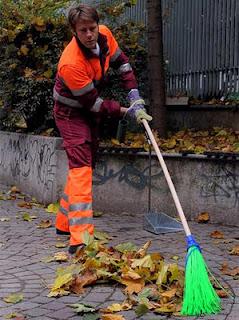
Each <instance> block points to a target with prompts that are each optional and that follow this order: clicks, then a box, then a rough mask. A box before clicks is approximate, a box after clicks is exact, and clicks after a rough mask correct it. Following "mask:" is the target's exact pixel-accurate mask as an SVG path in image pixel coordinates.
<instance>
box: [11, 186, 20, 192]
mask: <svg viewBox="0 0 239 320" xmlns="http://www.w3.org/2000/svg"><path fill="white" fill-rule="evenodd" d="M10 192H11V193H20V190H19V189H18V187H16V186H12V187H11V189H10Z"/></svg>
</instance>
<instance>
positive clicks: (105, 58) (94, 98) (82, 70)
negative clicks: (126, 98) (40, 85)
mask: <svg viewBox="0 0 239 320" xmlns="http://www.w3.org/2000/svg"><path fill="white" fill-rule="evenodd" d="M98 44H99V47H100V56H97V55H95V54H93V53H92V51H91V50H90V49H87V48H85V47H84V46H83V45H82V44H81V43H80V41H79V40H78V39H77V38H76V37H73V38H72V40H71V42H70V43H69V44H68V45H67V47H66V48H65V50H64V51H63V53H62V56H61V58H60V61H59V64H58V72H57V77H56V83H55V87H54V99H55V102H56V104H57V105H63V106H68V107H72V108H78V109H82V108H83V109H85V108H86V109H87V110H88V111H90V112H94V113H101V112H104V113H106V114H108V115H114V113H117V116H118V115H119V104H118V103H117V102H116V101H108V100H107V101H104V100H103V99H102V98H101V97H100V96H99V95H100V88H102V86H103V85H104V79H105V77H106V75H107V71H108V69H109V67H110V66H113V67H114V68H116V69H117V70H118V71H119V75H120V78H121V82H122V85H123V87H124V88H125V89H126V90H130V89H133V88H137V82H136V79H135V76H134V73H133V71H132V68H131V66H130V64H129V60H128V57H127V56H126V55H125V54H124V53H123V52H122V51H121V49H120V48H119V46H118V43H117V41H116V40H115V38H114V37H113V35H112V33H111V31H110V30H109V29H108V28H107V27H106V26H104V25H100V26H99V37H98Z"/></svg>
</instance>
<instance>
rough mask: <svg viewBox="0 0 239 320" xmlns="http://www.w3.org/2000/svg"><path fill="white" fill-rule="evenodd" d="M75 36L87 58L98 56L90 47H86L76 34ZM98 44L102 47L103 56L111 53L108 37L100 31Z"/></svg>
mask: <svg viewBox="0 0 239 320" xmlns="http://www.w3.org/2000/svg"><path fill="white" fill-rule="evenodd" d="M74 37H75V39H76V42H77V44H78V46H79V48H80V49H81V51H82V52H83V54H84V55H85V57H86V58H87V59H90V58H95V57H98V56H97V55H95V54H94V53H93V52H92V51H91V50H90V49H88V48H86V47H85V46H84V45H83V44H82V43H81V42H80V40H79V39H78V38H77V37H76V36H74ZM98 45H99V47H100V54H101V55H103V56H107V55H108V54H109V46H108V43H107V37H106V36H105V35H104V34H102V33H100V32H99V36H98Z"/></svg>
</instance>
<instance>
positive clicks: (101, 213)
mask: <svg viewBox="0 0 239 320" xmlns="http://www.w3.org/2000/svg"><path fill="white" fill-rule="evenodd" d="M103 214H104V212H102V211H93V217H101V216H102V215H103Z"/></svg>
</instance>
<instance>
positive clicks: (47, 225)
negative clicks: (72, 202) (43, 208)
mask: <svg viewBox="0 0 239 320" xmlns="http://www.w3.org/2000/svg"><path fill="white" fill-rule="evenodd" d="M51 226H52V222H51V221H50V220H42V221H41V222H40V223H39V225H38V226H37V228H41V229H45V228H50V227H51Z"/></svg>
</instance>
